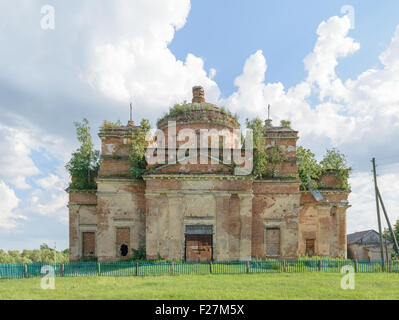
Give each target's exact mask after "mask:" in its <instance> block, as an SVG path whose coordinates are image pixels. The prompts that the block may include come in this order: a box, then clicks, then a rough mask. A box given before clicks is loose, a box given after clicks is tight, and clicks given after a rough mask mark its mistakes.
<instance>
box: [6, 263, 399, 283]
mask: <svg viewBox="0 0 399 320" xmlns="http://www.w3.org/2000/svg"><path fill="white" fill-rule="evenodd" d="M347 265H350V266H352V267H353V270H354V271H355V272H359V273H377V272H386V273H389V272H395V273H399V260H392V261H386V262H385V268H384V267H383V263H382V262H381V261H361V260H359V261H357V260H332V259H331V260H327V259H325V260H324V259H323V260H252V261H228V262H219V261H217V262H151V261H149V262H70V263H57V264H51V263H50V264H49V263H47V264H46V263H30V264H0V279H13V278H31V277H42V276H43V275H44V273H45V272H46V271H45V270H43V273H42V267H44V266H51V267H53V270H54V275H55V276H57V277H75V276H108V277H118V276H121V277H128V276H161V275H201V274H244V273H252V274H257V273H258V274H259V273H278V272H288V273H300V272H335V273H337V272H338V273H339V272H340V271H341V268H342V267H343V266H347Z"/></svg>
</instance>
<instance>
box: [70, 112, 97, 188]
mask: <svg viewBox="0 0 399 320" xmlns="http://www.w3.org/2000/svg"><path fill="white" fill-rule="evenodd" d="M74 125H75V127H76V135H77V139H78V141H79V142H80V143H81V145H80V147H79V149H77V150H76V151H75V152H74V153H72V157H71V160H69V162H68V163H67V164H66V166H65V168H66V169H67V170H68V172H69V174H70V176H71V178H72V182H71V184H70V188H71V189H77V190H86V189H96V188H97V185H96V183H95V181H94V178H95V177H96V176H97V172H98V169H99V166H100V164H99V158H100V151H99V150H94V145H93V142H92V138H91V134H90V126H89V121H88V120H87V119H86V118H84V119H83V120H82V122H74Z"/></svg>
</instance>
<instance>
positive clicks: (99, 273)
mask: <svg viewBox="0 0 399 320" xmlns="http://www.w3.org/2000/svg"><path fill="white" fill-rule="evenodd" d="M97 264H98V276H101V268H100V262H99V263H97Z"/></svg>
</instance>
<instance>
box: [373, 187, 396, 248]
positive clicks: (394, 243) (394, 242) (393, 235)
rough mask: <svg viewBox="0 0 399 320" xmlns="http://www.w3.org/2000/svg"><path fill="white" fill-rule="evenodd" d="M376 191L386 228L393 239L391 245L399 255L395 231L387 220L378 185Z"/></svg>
mask: <svg viewBox="0 0 399 320" xmlns="http://www.w3.org/2000/svg"><path fill="white" fill-rule="evenodd" d="M377 193H378V198H379V199H380V201H381V207H382V211H383V212H384V215H385V219H386V220H387V224H388V228H389V231H390V233H391V237H392V240H393V245H394V247H395V251H396V253H397V254H398V255H399V247H398V242H397V241H396V237H395V233H394V232H393V229H392V226H391V222H390V221H389V218H388V214H387V211H386V210H385V206H384V202H383V201H382V197H381V193H380V190H379V189H378V187H377Z"/></svg>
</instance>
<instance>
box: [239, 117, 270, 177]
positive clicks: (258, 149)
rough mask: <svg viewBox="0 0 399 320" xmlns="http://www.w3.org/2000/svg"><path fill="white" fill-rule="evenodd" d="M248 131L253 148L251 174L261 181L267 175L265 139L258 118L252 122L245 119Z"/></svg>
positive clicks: (261, 124) (260, 121)
mask: <svg viewBox="0 0 399 320" xmlns="http://www.w3.org/2000/svg"><path fill="white" fill-rule="evenodd" d="M245 122H246V125H247V128H248V129H252V134H253V148H254V164H253V171H252V174H253V175H254V177H255V178H257V179H261V178H262V177H263V176H266V174H267V165H268V161H267V157H268V156H267V154H266V150H265V145H266V139H265V137H264V135H263V123H262V120H261V119H259V118H255V119H253V120H248V119H246V121H245Z"/></svg>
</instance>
